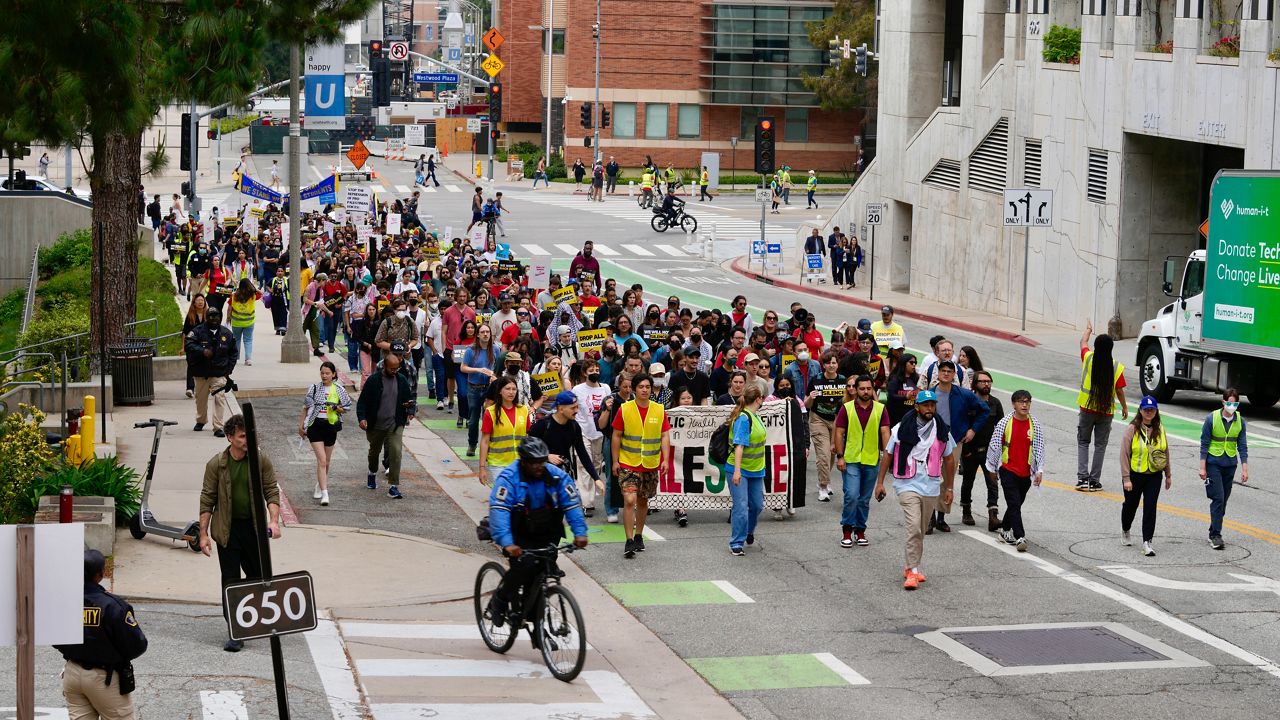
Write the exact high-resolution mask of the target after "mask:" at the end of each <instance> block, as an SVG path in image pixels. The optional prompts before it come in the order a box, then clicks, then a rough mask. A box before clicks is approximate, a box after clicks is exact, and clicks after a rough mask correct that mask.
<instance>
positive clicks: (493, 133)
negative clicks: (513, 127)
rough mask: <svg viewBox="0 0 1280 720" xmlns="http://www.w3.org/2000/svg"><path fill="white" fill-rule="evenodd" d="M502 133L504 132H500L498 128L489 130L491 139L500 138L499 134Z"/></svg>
mask: <svg viewBox="0 0 1280 720" xmlns="http://www.w3.org/2000/svg"><path fill="white" fill-rule="evenodd" d="M500 135H502V133H501V132H499V130H498V129H497V128H494V129H492V130H490V131H489V139H490V140H497V139H498V136H500Z"/></svg>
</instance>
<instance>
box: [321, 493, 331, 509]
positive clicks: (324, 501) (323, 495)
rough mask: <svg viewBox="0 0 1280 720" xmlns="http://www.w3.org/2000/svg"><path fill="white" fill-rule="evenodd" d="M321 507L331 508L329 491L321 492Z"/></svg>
mask: <svg viewBox="0 0 1280 720" xmlns="http://www.w3.org/2000/svg"><path fill="white" fill-rule="evenodd" d="M320 505H321V506H322V507H328V506H329V491H328V490H323V491H321V493H320Z"/></svg>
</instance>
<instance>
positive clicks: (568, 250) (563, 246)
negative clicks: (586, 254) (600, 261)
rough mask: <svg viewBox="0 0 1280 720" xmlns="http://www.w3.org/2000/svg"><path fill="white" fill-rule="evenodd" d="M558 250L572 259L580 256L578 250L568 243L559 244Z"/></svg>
mask: <svg viewBox="0 0 1280 720" xmlns="http://www.w3.org/2000/svg"><path fill="white" fill-rule="evenodd" d="M556 247H557V248H559V249H560V250H562V251H564V252H566V253H568V254H569V256H570V257H572V256H574V255H577V254H578V248H576V247H574V246H572V245H568V244H566V243H558V244H557V245H556Z"/></svg>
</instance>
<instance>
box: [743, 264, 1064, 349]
mask: <svg viewBox="0 0 1280 720" xmlns="http://www.w3.org/2000/svg"><path fill="white" fill-rule="evenodd" d="M741 263H742V257H736V258H734V259H733V262H732V263H731V264H730V266H729V269H730V270H733V271H734V272H736V273H738V274H739V275H742V276H743V277H746V278H750V279H752V280H758V281H760V282H762V283H767V284H769V285H773V286H775V287H780V288H786V289H787V290H794V291H796V292H801V293H806V294H809V295H817V296H818V297H823V298H826V299H828V300H835V301H837V302H843V303H846V304H849V305H857V306H859V307H865V308H870V309H873V310H877V311H878V310H879V309H880V308H881V307H883V304H882V303H878V302H873V301H871V300H863V299H861V298H855V297H849V296H847V295H841V294H839V293H834V292H831V291H830V290H822V289H819V288H815V287H809V286H807V285H801V284H800V283H797V282H792V281H790V280H783V279H781V278H776V277H769V276H768V275H762V274H761V273H758V272H756V271H754V270H750V269H748V268H744V267H742V265H741ZM894 313H895V314H896V315H900V316H902V317H906V318H911V319H913V320H921V321H923V322H928V323H933V324H935V325H942V326H943V327H949V328H954V329H956V330H963V331H964V332H969V333H973V334H975V335H984V336H986V337H993V338H996V339H999V340H1007V341H1009V342H1012V343H1018V344H1019V345H1025V346H1027V347H1040V342H1039V341H1038V340H1035V339H1033V338H1029V337H1027V336H1026V335H1023V334H1021V333H1016V332H1012V331H1010V330H1000V329H997V328H989V327H984V326H982V325H975V324H973V323H967V322H962V321H959V320H952V319H950V318H946V317H942V316H939V315H930V314H929V313H922V312H916V311H914V310H909V309H906V308H903V307H900V306H894Z"/></svg>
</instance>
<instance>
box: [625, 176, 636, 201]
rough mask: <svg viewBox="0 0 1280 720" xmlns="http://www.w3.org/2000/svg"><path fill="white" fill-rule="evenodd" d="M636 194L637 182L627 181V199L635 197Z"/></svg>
mask: <svg viewBox="0 0 1280 720" xmlns="http://www.w3.org/2000/svg"><path fill="white" fill-rule="evenodd" d="M635 194H636V181H635V180H628V181H627V197H635Z"/></svg>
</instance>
